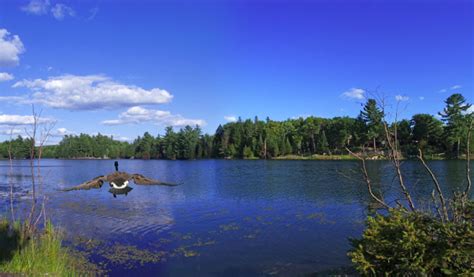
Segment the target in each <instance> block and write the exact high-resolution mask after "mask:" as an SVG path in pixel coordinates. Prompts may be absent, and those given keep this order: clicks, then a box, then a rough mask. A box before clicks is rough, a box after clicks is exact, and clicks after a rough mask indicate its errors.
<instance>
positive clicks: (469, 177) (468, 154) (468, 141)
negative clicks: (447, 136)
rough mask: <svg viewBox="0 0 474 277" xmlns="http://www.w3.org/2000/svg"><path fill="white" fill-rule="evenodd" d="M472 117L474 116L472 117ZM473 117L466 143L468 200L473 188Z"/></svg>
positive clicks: (466, 194) (466, 195)
mask: <svg viewBox="0 0 474 277" xmlns="http://www.w3.org/2000/svg"><path fill="white" fill-rule="evenodd" d="M471 116H472V115H471ZM473 121H474V120H473V119H472V117H470V123H469V129H468V130H467V142H466V179H467V186H466V190H465V191H464V197H465V198H468V197H469V191H470V190H471V187H472V181H471V165H470V158H471V157H470V155H471V153H470V149H469V146H470V144H471V133H472V123H473Z"/></svg>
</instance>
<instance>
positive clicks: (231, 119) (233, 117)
mask: <svg viewBox="0 0 474 277" xmlns="http://www.w3.org/2000/svg"><path fill="white" fill-rule="evenodd" d="M224 119H225V120H227V121H229V122H236V121H237V117H236V116H235V115H226V116H224Z"/></svg>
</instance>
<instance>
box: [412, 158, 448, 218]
mask: <svg viewBox="0 0 474 277" xmlns="http://www.w3.org/2000/svg"><path fill="white" fill-rule="evenodd" d="M418 159H419V160H420V162H421V163H422V164H423V166H424V167H425V169H426V171H428V173H429V174H430V177H431V180H433V183H434V185H435V189H436V191H437V192H438V197H439V201H440V203H441V209H442V210H443V215H444V219H445V220H446V221H447V220H449V217H448V209H447V207H446V201H445V199H444V196H443V191H442V190H441V186H440V185H439V182H438V178H436V175H435V174H434V173H433V171H432V170H431V168H430V167H429V166H428V165H427V164H426V162H425V159H423V152H422V151H421V149H418Z"/></svg>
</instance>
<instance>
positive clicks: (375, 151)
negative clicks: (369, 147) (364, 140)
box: [373, 137, 377, 153]
mask: <svg viewBox="0 0 474 277" xmlns="http://www.w3.org/2000/svg"><path fill="white" fill-rule="evenodd" d="M373 143H374V153H377V142H376V141H375V137H374V138H373Z"/></svg>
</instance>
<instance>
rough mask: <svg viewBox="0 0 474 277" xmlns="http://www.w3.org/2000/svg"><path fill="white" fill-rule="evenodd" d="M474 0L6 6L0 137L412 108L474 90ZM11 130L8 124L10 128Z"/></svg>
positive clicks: (430, 106) (0, 13) (209, 125)
mask: <svg viewBox="0 0 474 277" xmlns="http://www.w3.org/2000/svg"><path fill="white" fill-rule="evenodd" d="M473 8H474V5H473V2H472V1H397V2H396V1H269V0H267V1H224V0H215V1H119V2H117V1H92V0H90V1H67V0H58V1H55V0H32V1H8V0H7V1H2V2H1V3H0V72H1V73H0V80H1V81H0V140H4V139H7V138H8V136H6V135H5V134H6V133H8V132H9V131H10V130H12V129H14V130H15V132H17V133H21V132H22V130H23V129H24V128H25V127H26V126H27V123H29V122H30V121H31V118H30V117H28V116H29V115H30V114H31V104H32V103H34V104H35V107H36V109H37V110H40V109H41V110H42V114H43V116H44V117H45V120H46V121H48V120H49V121H57V122H56V125H55V130H54V135H55V136H54V138H53V141H54V140H55V141H58V140H60V138H61V135H63V134H66V133H70V134H78V133H81V132H85V133H90V134H93V133H97V132H101V133H103V134H110V135H114V136H115V137H116V138H121V139H127V138H128V139H131V138H134V137H136V136H137V135H141V134H143V132H144V131H149V132H150V133H152V134H154V135H156V134H158V133H163V130H164V127H165V126H166V125H173V126H176V127H178V128H179V126H182V125H185V124H200V125H202V128H203V130H204V131H205V132H208V133H213V132H214V130H215V129H216V127H217V126H218V125H219V124H221V123H225V122H227V121H228V120H232V119H233V118H235V117H238V116H241V117H242V118H253V117H254V116H256V115H257V116H259V117H260V118H265V117H266V116H269V117H270V118H272V119H277V120H284V119H287V118H292V117H298V116H308V115H314V116H321V117H334V116H343V115H348V116H356V115H357V114H358V112H359V110H360V107H361V104H360V103H362V102H364V101H365V99H364V97H366V96H367V95H366V93H365V92H364V91H365V90H373V89H375V88H377V87H379V86H380V88H379V89H380V90H381V91H383V92H384V94H386V95H387V99H389V100H390V101H392V102H393V103H395V102H396V98H397V99H398V100H401V107H402V112H401V113H402V117H405V118H407V117H410V116H411V115H412V114H414V113H431V114H434V113H436V112H437V111H440V110H441V109H442V108H443V106H444V104H443V100H444V99H446V98H447V97H448V96H449V95H450V94H451V93H454V92H459V93H462V94H464V95H465V96H466V97H467V98H468V100H469V101H473V99H474V93H473V77H474V69H473V63H474V56H473V49H474V48H473V39H474V35H473V34H474V33H473V31H474V30H473V26H474V9H473ZM1 134H3V135H1Z"/></svg>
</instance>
